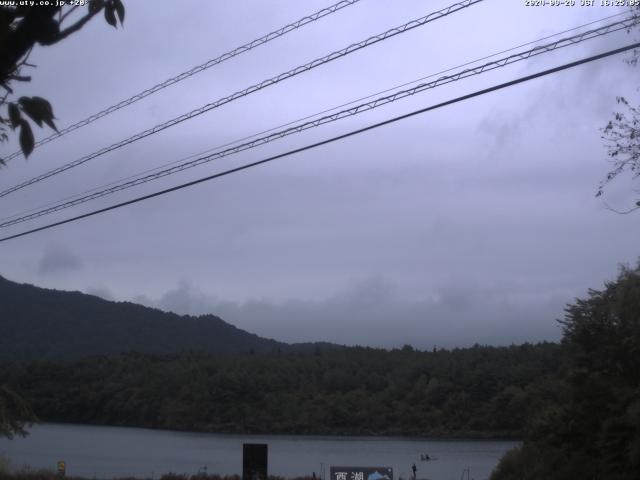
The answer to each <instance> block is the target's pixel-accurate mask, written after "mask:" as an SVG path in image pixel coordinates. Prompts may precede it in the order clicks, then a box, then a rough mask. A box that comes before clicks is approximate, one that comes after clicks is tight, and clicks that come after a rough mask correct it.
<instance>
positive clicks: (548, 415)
mask: <svg viewBox="0 0 640 480" xmlns="http://www.w3.org/2000/svg"><path fill="white" fill-rule="evenodd" d="M562 323H563V326H564V332H563V340H562V348H563V349H564V351H565V352H566V354H567V357H566V361H567V363H566V368H565V371H564V373H563V374H562V376H561V380H562V383H563V391H564V393H563V395H561V396H560V397H558V398H557V399H556V400H558V401H556V402H555V403H553V404H551V405H548V406H547V407H545V408H543V409H542V410H540V411H539V412H538V413H537V414H536V415H535V416H534V417H533V418H532V420H531V422H529V424H528V428H527V430H526V436H525V439H524V444H523V446H522V447H521V448H518V449H516V450H513V451H511V452H510V453H508V454H507V455H506V456H505V457H504V458H503V459H502V461H501V462H500V464H499V465H498V468H497V469H496V471H495V472H494V474H493V476H492V480H537V479H545V480H566V479H578V478H589V479H606V480H637V479H638V478H640V264H639V266H638V267H637V268H636V269H635V270H631V269H628V268H626V269H623V270H622V271H621V272H620V275H619V277H618V279H617V280H616V281H615V282H610V283H607V284H606V285H605V288H604V289H603V290H601V291H600V290H591V291H590V292H589V296H588V298H586V299H582V300H578V301H577V302H576V303H574V304H573V305H570V306H569V307H568V308H567V313H566V316H565V319H564V321H563V322H562Z"/></svg>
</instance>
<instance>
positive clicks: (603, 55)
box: [0, 42, 640, 242]
mask: <svg viewBox="0 0 640 480" xmlns="http://www.w3.org/2000/svg"><path fill="white" fill-rule="evenodd" d="M638 47H640V42H637V43H632V44H630V45H627V46H625V47H621V48H616V49H614V50H609V51H607V52H604V53H600V54H598V55H592V56H590V57H587V58H583V59H581V60H576V61H574V62H570V63H565V64H564V65H560V66H558V67H554V68H550V69H547V70H543V71H540V72H537V73H534V74H531V75H526V76H524V77H519V78H517V79H515V80H511V81H509V82H505V83H501V84H498V85H494V86H493V87H489V88H485V89H482V90H477V91H475V92H473V93H469V94H467V95H463V96H460V97H457V98H454V99H452V100H447V101H445V102H441V103H438V104H435V105H431V106H429V107H425V108H422V109H419V110H414V111H413V112H410V113H406V114H404V115H400V116H397V117H393V118H390V119H388V120H384V121H382V122H378V123H374V124H372V125H368V126H366V127H363V128H359V129H357V130H352V131H350V132H347V133H344V134H342V135H337V136H335V137H331V138H328V139H326V140H322V141H319V142H316V143H313V144H310V145H306V146H304V147H300V148H296V149H293V150H289V151H287V152H284V153H280V154H278V155H273V156H271V157H268V158H265V159H263V160H258V161H256V162H253V163H248V164H245V165H242V166H240V167H235V168H232V169H229V170H225V171H222V172H219V173H216V174H213V175H209V176H207V177H204V178H200V179H198V180H193V181H190V182H187V183H183V184H180V185H176V186H174V187H171V188H167V189H164V190H160V191H158V192H155V193H151V194H148V195H143V196H141V197H137V198H134V199H131V200H127V201H125V202H121V203H117V204H115V205H111V206H108V207H105V208H101V209H98V210H94V211H92V212H88V213H84V214H82V215H78V216H75V217H71V218H67V219H65V220H61V221H58V222H54V223H50V224H48V225H44V226H41V227H38V228H34V229H31V230H27V231H25V232H21V233H17V234H14V235H10V236H7V237H3V238H0V242H6V241H8V240H12V239H14V238H20V237H23V236H25V235H30V234H32V233H36V232H40V231H43V230H48V229H50V228H53V227H57V226H60V225H64V224H67V223H71V222H75V221H78V220H81V219H84V218H88V217H91V216H94V215H98V214H100V213H105V212H108V211H111V210H115V209H118V208H121V207H125V206H127V205H132V204H134V203H138V202H142V201H145V200H149V199H151V198H155V197H159V196H161V195H165V194H167V193H171V192H175V191H177V190H182V189H183V188H187V187H191V186H193V185H197V184H199V183H204V182H207V181H210V180H214V179H216V178H220V177H224V176H226V175H230V174H232V173H236V172H240V171H242V170H247V169H249V168H252V167H256V166H258V165H262V164H265V163H268V162H272V161H274V160H278V159H280V158H284V157H288V156H291V155H294V154H296V153H301V152H304V151H307V150H311V149H313V148H317V147H320V146H322V145H327V144H329V143H333V142H336V141H338V140H344V139H345V138H349V137H352V136H354V135H358V134H361V133H364V132H367V131H369V130H373V129H376V128H379V127H382V126H385V125H389V124H391V123H395V122H398V121H400V120H404V119H407V118H410V117H413V116H415V115H419V114H422V113H426V112H428V111H431V110H436V109H438V108H442V107H445V106H448V105H453V104H455V103H459V102H462V101H465V100H469V99H471V98H474V97H478V96H481V95H486V94H488V93H491V92H495V91H497V90H501V89H504V88H507V87H511V86H513V85H517V84H520V83H524V82H528V81H530V80H534V79H536V78H540V77H543V76H546V75H551V74H553V73H557V72H560V71H563V70H567V69H569V68H573V67H577V66H579V65H583V64H586V63H590V62H593V61H596V60H600V59H602V58H606V57H609V56H612V55H617V54H619V53H623V52H627V51H629V50H632V49H634V48H638Z"/></svg>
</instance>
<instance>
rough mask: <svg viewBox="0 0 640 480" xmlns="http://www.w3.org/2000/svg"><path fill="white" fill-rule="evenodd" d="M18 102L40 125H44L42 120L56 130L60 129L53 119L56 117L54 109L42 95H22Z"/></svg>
mask: <svg viewBox="0 0 640 480" xmlns="http://www.w3.org/2000/svg"><path fill="white" fill-rule="evenodd" d="M18 102H19V103H20V105H21V106H22V110H23V111H24V112H25V113H26V114H27V115H28V116H29V117H30V118H31V119H32V120H33V121H34V122H36V123H37V124H38V126H39V127H42V122H44V123H46V124H47V125H49V127H51V128H52V129H54V130H55V131H56V132H57V131H58V129H57V128H56V126H55V124H54V123H53V119H54V118H55V117H54V116H53V109H52V108H51V104H50V103H49V102H48V101H47V100H45V99H44V98H42V97H31V98H29V97H20V98H19V99H18Z"/></svg>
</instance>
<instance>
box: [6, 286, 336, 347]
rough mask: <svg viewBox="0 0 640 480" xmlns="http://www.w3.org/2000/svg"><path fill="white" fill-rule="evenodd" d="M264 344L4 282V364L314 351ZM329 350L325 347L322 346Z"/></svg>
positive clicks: (119, 305) (158, 314)
mask: <svg viewBox="0 0 640 480" xmlns="http://www.w3.org/2000/svg"><path fill="white" fill-rule="evenodd" d="M313 347H314V346H313V345H310V344H298V345H289V344H286V343H282V342H277V341H275V340H271V339H267V338H262V337H259V336H257V335H254V334H251V333H249V332H246V331H244V330H240V329H239V328H236V327H234V326H233V325H230V324H229V323H227V322H225V321H224V320H222V319H220V318H218V317H216V316H214V315H203V316H199V317H193V316H188V315H185V316H180V315H176V314H174V313H167V312H162V311H160V310H157V309H154V308H148V307H144V306H142V305H136V304H133V303H129V302H111V301H107V300H103V299H101V298H99V297H96V296H93V295H87V294H84V293H80V292H65V291H59V290H50V289H45V288H39V287H35V286H33V285H27V284H18V283H15V282H11V281H9V280H7V279H5V278H3V277H1V276H0V359H12V360H22V359H36V358H49V359H63V358H67V359H71V358H79V357H84V356H87V355H105V354H113V353H118V352H128V351H137V352H149V353H174V352H179V351H184V350H192V351H203V352H248V351H256V352H271V351H277V350H282V351H285V350H305V349H312V348H313ZM324 347H326V345H324Z"/></svg>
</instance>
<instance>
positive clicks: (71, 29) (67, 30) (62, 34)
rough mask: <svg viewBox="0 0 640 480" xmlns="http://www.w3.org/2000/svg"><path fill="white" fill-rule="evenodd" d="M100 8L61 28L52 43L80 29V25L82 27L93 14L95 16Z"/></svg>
mask: <svg viewBox="0 0 640 480" xmlns="http://www.w3.org/2000/svg"><path fill="white" fill-rule="evenodd" d="M101 10H102V9H100V10H95V11H93V12H91V11H90V12H89V13H87V14H86V15H85V16H84V17H82V18H81V19H80V20H78V21H77V22H76V23H74V24H73V25H70V26H69V27H68V28H65V29H64V30H62V31H61V32H60V33H59V34H58V35H56V36H55V37H54V38H53V43H56V42H59V41H60V40H63V39H65V38H67V37H68V36H69V35H71V34H72V33H75V32H77V31H78V30H80V29H81V28H82V27H84V24H85V23H87V22H88V21H89V20H91V19H92V18H93V17H94V16H96V15H97V14H98V13H99V12H100V11H101Z"/></svg>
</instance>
